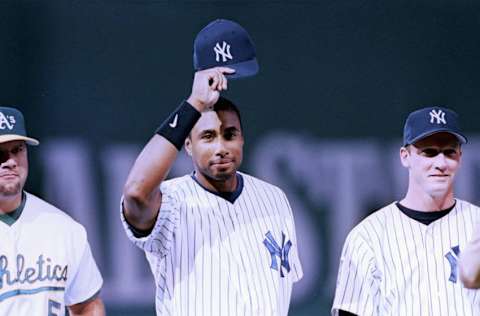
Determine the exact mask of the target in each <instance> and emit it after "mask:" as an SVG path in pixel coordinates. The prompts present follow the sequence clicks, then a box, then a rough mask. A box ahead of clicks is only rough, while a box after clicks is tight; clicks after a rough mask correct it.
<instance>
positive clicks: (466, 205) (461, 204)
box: [455, 198, 480, 212]
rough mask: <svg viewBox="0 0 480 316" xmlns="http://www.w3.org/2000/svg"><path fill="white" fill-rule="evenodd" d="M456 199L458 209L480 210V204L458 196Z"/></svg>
mask: <svg viewBox="0 0 480 316" xmlns="http://www.w3.org/2000/svg"><path fill="white" fill-rule="evenodd" d="M455 201H456V203H455V207H456V208H458V209H467V210H474V211H475V212H479V211H480V206H478V205H475V204H473V203H471V202H468V201H465V200H462V199H458V198H456V199H455Z"/></svg>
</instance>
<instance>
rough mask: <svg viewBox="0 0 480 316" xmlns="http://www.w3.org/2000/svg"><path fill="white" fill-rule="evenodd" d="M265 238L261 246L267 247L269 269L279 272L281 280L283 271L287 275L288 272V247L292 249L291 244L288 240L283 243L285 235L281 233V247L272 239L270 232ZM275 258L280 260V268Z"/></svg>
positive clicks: (283, 275)
mask: <svg viewBox="0 0 480 316" xmlns="http://www.w3.org/2000/svg"><path fill="white" fill-rule="evenodd" d="M265 236H266V238H265V239H264V240H263V244H264V245H265V247H267V249H268V251H269V252H270V255H271V256H272V264H271V265H270V268H271V269H274V270H277V271H280V276H281V277H282V278H283V277H285V274H284V273H283V270H284V269H285V270H287V273H288V272H290V264H289V263H288V253H289V252H290V247H292V242H291V241H290V240H289V241H287V243H285V234H284V233H283V232H282V247H280V246H279V245H278V243H277V242H276V241H275V238H273V235H272V233H271V232H270V231H268V233H266V234H265ZM277 257H278V258H279V259H280V267H279V266H278V261H277Z"/></svg>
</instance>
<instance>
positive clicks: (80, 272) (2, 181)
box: [0, 107, 105, 316]
mask: <svg viewBox="0 0 480 316" xmlns="http://www.w3.org/2000/svg"><path fill="white" fill-rule="evenodd" d="M27 144H28V145H38V144H39V142H38V141H37V140H36V139H34V138H31V137H29V136H27V131H26V127H25V121H24V118H23V115H22V113H21V112H20V111H19V110H17V109H15V108H12V107H0V239H1V242H0V315H15V316H23V315H24V316H27V315H28V316H29V315H65V307H67V308H68V310H69V311H70V315H86V314H85V313H86V312H87V311H88V312H90V313H91V314H89V315H93V314H94V315H104V314H105V312H104V307H103V303H102V301H101V299H100V298H99V297H98V293H99V292H100V289H101V286H102V277H101V275H100V272H99V270H98V268H97V266H96V264H95V261H94V259H93V256H92V253H91V251H90V246H89V244H88V241H87V233H86V231H85V229H84V228H83V227H82V226H81V225H80V224H79V223H77V222H75V221H74V220H73V219H72V218H70V217H69V216H68V215H67V214H65V213H64V212H62V211H61V210H59V209H57V208H56V207H54V206H52V205H50V204H48V203H47V202H45V201H44V200H42V199H40V198H38V197H36V196H35V195H33V194H31V193H28V192H26V191H24V190H23V187H24V185H25V182H26V180H27V176H28V157H27Z"/></svg>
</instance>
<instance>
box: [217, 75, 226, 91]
mask: <svg viewBox="0 0 480 316" xmlns="http://www.w3.org/2000/svg"><path fill="white" fill-rule="evenodd" d="M218 77H219V80H218V91H223V90H225V82H226V81H227V78H225V76H224V75H223V74H222V73H221V72H219V74H218Z"/></svg>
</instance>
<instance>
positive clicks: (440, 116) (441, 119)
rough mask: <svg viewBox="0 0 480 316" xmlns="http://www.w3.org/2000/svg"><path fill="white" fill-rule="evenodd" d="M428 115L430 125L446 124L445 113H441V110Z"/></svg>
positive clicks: (432, 111)
mask: <svg viewBox="0 0 480 316" xmlns="http://www.w3.org/2000/svg"><path fill="white" fill-rule="evenodd" d="M429 114H430V123H432V124H433V123H437V124H447V121H446V120H445V112H443V111H442V110H438V111H435V110H431V111H430V113H429ZM435 120H436V122H435Z"/></svg>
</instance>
